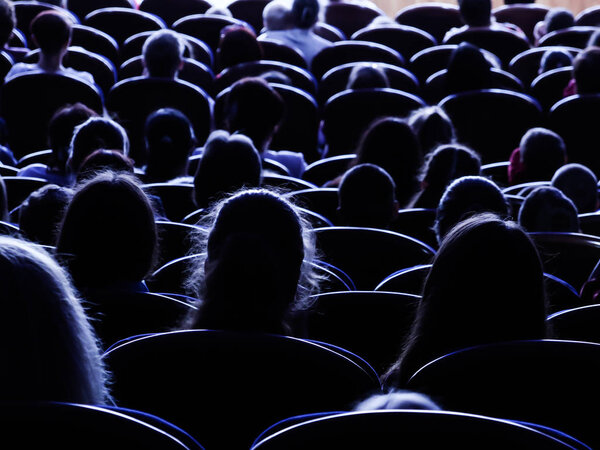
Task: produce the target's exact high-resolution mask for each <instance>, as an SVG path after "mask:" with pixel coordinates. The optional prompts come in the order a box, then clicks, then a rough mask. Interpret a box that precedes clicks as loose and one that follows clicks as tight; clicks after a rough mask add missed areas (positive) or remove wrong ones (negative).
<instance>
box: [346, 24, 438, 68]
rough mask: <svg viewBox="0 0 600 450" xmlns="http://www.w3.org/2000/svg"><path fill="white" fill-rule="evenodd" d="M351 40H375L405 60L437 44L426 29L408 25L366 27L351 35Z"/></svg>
mask: <svg viewBox="0 0 600 450" xmlns="http://www.w3.org/2000/svg"><path fill="white" fill-rule="evenodd" d="M351 39H352V40H355V41H369V42H377V43H378V44H383V45H385V46H387V47H390V48H392V49H394V50H396V51H397V52H398V53H400V54H401V55H402V56H403V57H404V58H405V59H406V60H407V61H408V60H409V59H410V58H412V56H413V55H414V54H415V53H418V52H420V51H421V50H423V49H425V48H429V47H433V46H434V45H437V41H436V39H435V38H434V37H433V36H432V35H431V34H429V33H428V32H426V31H423V30H421V29H419V28H415V27H411V26H408V25H397V26H395V27H383V26H382V27H366V28H363V29H360V30H358V31H357V32H356V33H354V34H353V35H352V38H351Z"/></svg>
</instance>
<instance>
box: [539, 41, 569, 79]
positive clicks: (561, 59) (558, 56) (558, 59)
mask: <svg viewBox="0 0 600 450" xmlns="http://www.w3.org/2000/svg"><path fill="white" fill-rule="evenodd" d="M572 65H573V56H572V55H571V53H569V52H568V51H567V50H564V49H562V48H560V47H558V48H553V49H551V50H546V51H545V52H544V55H543V56H542V59H541V60H540V69H539V71H538V73H539V74H542V73H545V72H548V71H549V70H553V69H559V68H561V67H569V66H572Z"/></svg>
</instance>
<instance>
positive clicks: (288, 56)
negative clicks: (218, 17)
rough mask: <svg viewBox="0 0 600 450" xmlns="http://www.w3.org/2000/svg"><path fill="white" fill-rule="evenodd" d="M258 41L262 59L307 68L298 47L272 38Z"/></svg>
mask: <svg viewBox="0 0 600 450" xmlns="http://www.w3.org/2000/svg"><path fill="white" fill-rule="evenodd" d="M242 1H246V0H242ZM259 42H260V47H261V49H262V53H263V58H264V59H267V60H270V61H280V62H283V63H286V64H291V65H292V66H296V67H299V68H300V69H308V66H307V64H306V60H305V59H304V56H303V55H302V53H301V52H300V51H299V50H298V49H296V48H294V47H292V46H290V45H287V44H284V43H283V42H281V41H277V40H274V39H261V40H260V41H259Z"/></svg>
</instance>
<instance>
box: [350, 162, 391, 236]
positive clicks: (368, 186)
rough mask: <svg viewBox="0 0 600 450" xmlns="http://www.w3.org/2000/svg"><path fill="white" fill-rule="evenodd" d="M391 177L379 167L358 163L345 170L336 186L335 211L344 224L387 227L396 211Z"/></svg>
mask: <svg viewBox="0 0 600 450" xmlns="http://www.w3.org/2000/svg"><path fill="white" fill-rule="evenodd" d="M395 188H396V186H395V185H394V180H392V177H391V176H390V175H389V174H388V173H387V172H386V171H385V170H383V169H382V168H381V167H378V166H376V165H374V164H359V165H358V166H354V167H352V168H351V169H350V170H348V171H347V172H346V173H345V174H344V176H343V178H342V181H341V183H340V186H339V189H338V205H339V206H338V215H339V216H340V221H341V223H343V224H344V225H348V226H355V227H371V228H384V229H385V228H388V226H389V225H390V223H391V222H392V220H393V219H394V217H395V216H396V214H397V212H398V208H399V206H398V202H397V201H396V195H395Z"/></svg>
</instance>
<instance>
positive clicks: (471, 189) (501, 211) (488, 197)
mask: <svg viewBox="0 0 600 450" xmlns="http://www.w3.org/2000/svg"><path fill="white" fill-rule="evenodd" d="M484 212H491V213H495V214H497V215H499V216H500V217H501V218H507V217H508V216H509V215H510V214H511V208H510V204H509V202H508V200H507V199H506V197H504V194H503V193H502V191H501V190H500V188H499V187H498V186H497V185H496V184H495V183H494V182H493V181H490V180H488V179H487V178H484V177H481V176H464V177H460V178H457V179H456V180H454V181H453V182H452V183H450V185H449V186H448V187H447V188H446V190H445V191H444V194H443V195H442V198H441V199H440V203H439V205H438V208H437V213H436V218H435V225H434V230H435V234H436V236H437V239H438V242H440V243H441V242H442V240H443V239H444V236H446V234H447V233H448V231H450V229H452V227H454V226H455V225H456V224H457V223H459V222H460V221H462V220H465V219H467V218H469V217H470V216H472V215H474V214H478V213H484Z"/></svg>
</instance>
